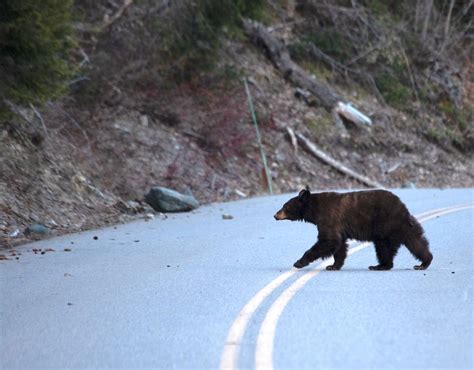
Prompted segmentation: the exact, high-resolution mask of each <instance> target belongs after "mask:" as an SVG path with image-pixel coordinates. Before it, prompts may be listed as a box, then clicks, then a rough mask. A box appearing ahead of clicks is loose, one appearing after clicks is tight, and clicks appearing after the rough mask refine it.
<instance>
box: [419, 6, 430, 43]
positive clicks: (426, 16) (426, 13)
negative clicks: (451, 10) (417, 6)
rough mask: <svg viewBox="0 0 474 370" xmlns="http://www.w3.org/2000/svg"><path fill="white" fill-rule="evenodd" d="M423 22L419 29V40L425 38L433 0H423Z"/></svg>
mask: <svg viewBox="0 0 474 370" xmlns="http://www.w3.org/2000/svg"><path fill="white" fill-rule="evenodd" d="M423 10H424V23H423V30H422V31H421V40H422V41H425V40H426V34H427V33H428V26H429V24H430V18H431V11H432V10H433V0H425V7H424V9H423Z"/></svg>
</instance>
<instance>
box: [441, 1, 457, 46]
mask: <svg viewBox="0 0 474 370" xmlns="http://www.w3.org/2000/svg"><path fill="white" fill-rule="evenodd" d="M455 3H456V0H451V2H450V3H449V10H448V15H447V16H446V23H445V24H444V43H445V44H446V42H447V40H448V37H449V26H450V25H451V16H452V14H453V8H454V4H455Z"/></svg>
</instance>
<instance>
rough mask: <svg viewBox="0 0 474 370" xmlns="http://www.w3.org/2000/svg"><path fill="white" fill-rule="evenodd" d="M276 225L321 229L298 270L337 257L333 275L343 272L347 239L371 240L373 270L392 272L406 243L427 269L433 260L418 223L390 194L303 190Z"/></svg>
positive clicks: (302, 258) (286, 207)
mask: <svg viewBox="0 0 474 370" xmlns="http://www.w3.org/2000/svg"><path fill="white" fill-rule="evenodd" d="M275 219H277V220H291V221H306V222H310V223H312V224H315V225H316V226H317V227H318V231H319V233H318V241H317V242H316V244H314V245H313V246H312V247H311V248H310V249H308V250H307V251H306V252H305V253H304V254H303V256H302V257H301V258H300V259H299V260H298V261H296V262H295V264H294V266H295V267H296V268H302V267H304V266H307V265H308V264H310V263H311V262H313V261H315V260H316V259H318V258H328V257H331V256H334V264H333V265H331V266H328V267H326V269H328V270H339V269H340V268H341V267H342V265H343V264H344V260H345V258H346V256H347V248H348V246H347V240H348V239H356V240H360V241H371V242H373V243H374V245H375V252H376V254H377V259H378V261H379V264H378V265H376V266H370V267H369V269H371V270H390V269H391V268H392V267H393V259H394V257H395V255H396V254H397V251H398V248H400V245H401V244H404V245H405V246H406V247H407V248H408V250H409V251H410V252H411V253H412V254H413V256H414V257H415V258H417V259H418V260H420V261H421V264H420V265H417V266H415V267H414V268H415V269H417V270H424V269H426V268H427V267H428V266H429V265H430V263H431V261H432V259H433V255H432V254H431V252H430V250H429V245H428V240H427V239H426V238H425V236H424V231H423V228H422V227H421V225H420V224H419V222H418V221H417V220H416V219H415V217H413V216H412V215H411V214H410V212H408V209H407V207H406V206H405V204H403V203H402V201H401V200H400V199H399V198H398V197H397V196H396V195H395V194H393V193H391V192H389V191H386V190H371V191H357V192H351V193H334V192H327V193H318V194H311V193H310V192H309V189H308V188H306V189H304V190H302V191H301V192H300V193H299V195H298V196H297V197H295V198H292V199H290V200H289V201H288V202H286V203H285V204H284V205H283V208H282V209H281V210H279V211H278V212H277V213H276V214H275Z"/></svg>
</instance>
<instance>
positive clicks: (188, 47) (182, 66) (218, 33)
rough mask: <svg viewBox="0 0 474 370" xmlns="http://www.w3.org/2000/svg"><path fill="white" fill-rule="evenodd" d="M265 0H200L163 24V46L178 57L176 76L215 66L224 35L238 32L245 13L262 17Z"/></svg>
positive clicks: (171, 56) (186, 76) (184, 76)
mask: <svg viewBox="0 0 474 370" xmlns="http://www.w3.org/2000/svg"><path fill="white" fill-rule="evenodd" d="M264 3H265V1H264V0H196V1H194V2H190V3H189V4H185V5H184V6H183V7H181V8H180V9H178V12H177V14H175V15H174V16H171V17H170V19H169V20H170V22H169V23H168V24H166V25H164V26H162V27H161V28H162V33H163V35H164V40H163V44H164V45H163V50H164V51H165V53H166V54H167V57H168V59H169V60H174V61H175V62H174V63H173V70H172V71H171V72H172V77H173V78H176V79H178V80H188V79H190V78H191V77H192V76H193V75H195V74H196V73H199V72H203V71H208V70H210V69H211V68H213V67H214V63H215V59H216V58H215V53H216V51H217V49H218V48H219V46H220V42H221V39H222V36H223V35H224V34H226V35H227V36H234V37H236V36H238V35H239V33H241V30H240V22H241V18H242V17H249V18H254V19H261V18H262V17H263V14H264V12H263V7H264Z"/></svg>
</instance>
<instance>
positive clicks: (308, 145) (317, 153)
mask: <svg viewBox="0 0 474 370" xmlns="http://www.w3.org/2000/svg"><path fill="white" fill-rule="evenodd" d="M296 137H297V138H298V141H299V142H300V143H301V144H302V147H303V148H304V149H306V150H307V151H308V152H309V153H310V154H312V155H313V156H314V157H316V158H318V159H319V160H321V161H323V162H325V163H326V164H328V165H330V166H331V167H333V168H335V169H336V170H338V171H339V172H342V173H343V174H345V175H347V176H350V177H352V178H354V179H356V180H358V181H360V182H361V183H363V184H365V185H368V186H370V187H373V188H382V189H383V188H384V186H383V185H382V184H380V183H378V182H377V181H374V180H372V179H369V178H368V177H366V176H363V175H361V174H359V173H357V172H355V171H353V170H351V169H350V168H348V167H346V166H344V165H343V164H342V163H340V162H339V161H337V160H335V159H334V158H332V157H330V156H329V155H328V154H326V153H325V152H323V151H322V150H321V149H319V148H318V147H317V145H316V144H314V143H313V142H311V141H310V140H308V139H307V138H306V137H305V136H304V135H303V134H301V133H299V132H298V133H296Z"/></svg>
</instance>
